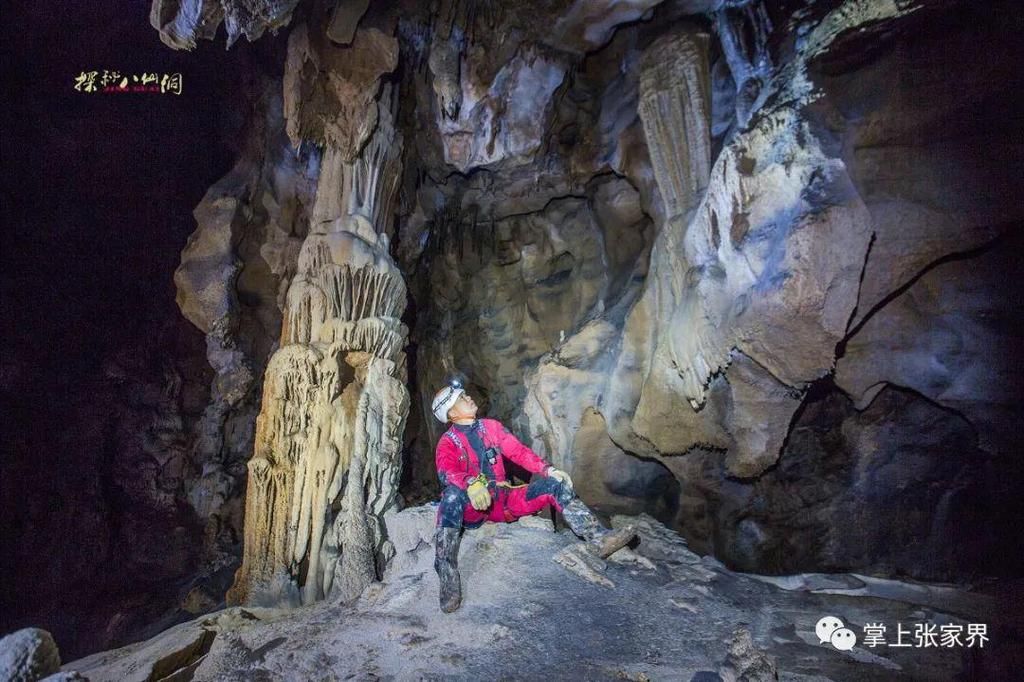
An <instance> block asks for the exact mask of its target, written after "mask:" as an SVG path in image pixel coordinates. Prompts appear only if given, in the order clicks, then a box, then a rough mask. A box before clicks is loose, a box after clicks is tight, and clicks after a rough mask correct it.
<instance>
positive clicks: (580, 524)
mask: <svg viewBox="0 0 1024 682" xmlns="http://www.w3.org/2000/svg"><path fill="white" fill-rule="evenodd" d="M507 504H508V506H509V509H510V511H511V512H512V514H513V515H515V516H517V517H518V516H527V515H529V514H534V513H536V512H538V511H540V510H542V509H544V508H545V507H547V506H548V505H553V506H554V507H555V508H556V509H558V510H559V511H560V512H562V518H564V519H565V522H566V524H567V525H568V526H569V528H570V529H571V530H572V532H573V533H575V534H576V535H577V536H579V537H580V538H581V539H583V540H585V541H587V543H588V545H589V546H590V547H591V549H592V550H593V551H594V553H595V554H597V555H598V556H600V557H601V558H602V559H604V558H606V557H608V556H610V555H611V554H613V553H615V552H616V551H618V550H620V549H622V548H623V547H625V546H626V545H627V544H629V542H630V541H631V540H632V539H633V538H634V537H636V530H635V529H634V528H633V527H632V526H627V527H625V528H619V529H617V530H608V529H607V528H605V527H604V524H602V523H601V521H600V520H599V519H598V518H597V516H596V515H595V514H594V512H593V511H591V510H590V507H588V506H587V505H585V504H584V503H583V500H581V499H580V498H578V497H576V494H575V493H574V492H573V490H572V489H571V488H569V487H567V486H565V485H563V484H562V483H560V482H559V481H558V480H556V479H554V478H550V477H538V478H535V479H534V480H533V481H532V482H531V483H530V485H529V486H527V487H526V488H515V489H513V490H511V491H510V492H509V498H508V503H507Z"/></svg>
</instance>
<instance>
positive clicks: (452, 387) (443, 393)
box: [430, 378, 466, 424]
mask: <svg viewBox="0 0 1024 682" xmlns="http://www.w3.org/2000/svg"><path fill="white" fill-rule="evenodd" d="M465 392H466V390H465V389H464V388H463V387H462V381H460V380H459V379H457V378H452V379H450V380H449V381H448V385H447V386H445V387H444V388H442V389H441V390H440V391H438V392H437V394H435V395H434V401H433V402H432V403H431V404H430V411H431V412H433V413H434V417H436V418H437V420H438V421H439V422H441V423H442V424H447V423H448V410H450V409H452V406H453V405H455V403H456V401H458V399H459V396H461V395H462V394H463V393H465Z"/></svg>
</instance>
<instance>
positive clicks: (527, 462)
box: [487, 419, 548, 475]
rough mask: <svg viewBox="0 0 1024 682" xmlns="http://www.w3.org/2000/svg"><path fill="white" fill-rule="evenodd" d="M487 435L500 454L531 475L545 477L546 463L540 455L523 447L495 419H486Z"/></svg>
mask: <svg viewBox="0 0 1024 682" xmlns="http://www.w3.org/2000/svg"><path fill="white" fill-rule="evenodd" d="M487 421H488V422H489V423H488V424H487V433H488V434H491V433H493V434H494V435H493V438H494V440H495V442H496V443H497V444H498V447H500V448H501V454H502V455H504V456H505V457H508V458H509V459H510V460H512V461H513V462H515V463H516V464H518V465H519V466H521V467H523V468H524V469H526V470H527V471H529V472H530V473H531V474H539V473H542V472H543V473H544V474H545V475H547V471H545V470H546V469H547V468H548V463H547V462H545V461H544V460H543V459H541V457H540V455H538V454H537V453H536V452H534V451H533V450H531V449H530V448H528V447H527V446H525V445H523V443H521V442H520V441H519V439H518V438H516V437H515V436H514V435H512V432H511V431H509V430H508V429H506V428H505V425H504V424H502V423H501V422H499V421H498V420H496V419H488V420H487Z"/></svg>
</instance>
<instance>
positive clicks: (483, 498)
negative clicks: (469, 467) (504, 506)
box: [466, 474, 491, 511]
mask: <svg viewBox="0 0 1024 682" xmlns="http://www.w3.org/2000/svg"><path fill="white" fill-rule="evenodd" d="M466 492H467V493H468V494H469V503H470V504H471V505H473V509H476V510H477V511H484V510H485V509H487V508H488V507H490V506H491V493H490V491H488V490H487V479H486V478H484V475H483V474H480V475H479V476H477V477H476V478H474V479H473V480H472V481H470V483H469V487H468V488H466Z"/></svg>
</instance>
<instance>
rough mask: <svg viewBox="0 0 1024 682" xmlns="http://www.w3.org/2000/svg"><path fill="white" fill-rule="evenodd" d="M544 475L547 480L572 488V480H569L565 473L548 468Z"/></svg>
mask: <svg viewBox="0 0 1024 682" xmlns="http://www.w3.org/2000/svg"><path fill="white" fill-rule="evenodd" d="M545 475H547V476H548V477H549V478H553V479H555V480H556V481H558V482H559V483H561V484H562V485H564V486H565V487H567V488H572V479H571V478H569V474H567V473H565V472H564V471H562V470H561V469H556V468H555V467H553V466H548V468H547V469H546V470H545Z"/></svg>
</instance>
